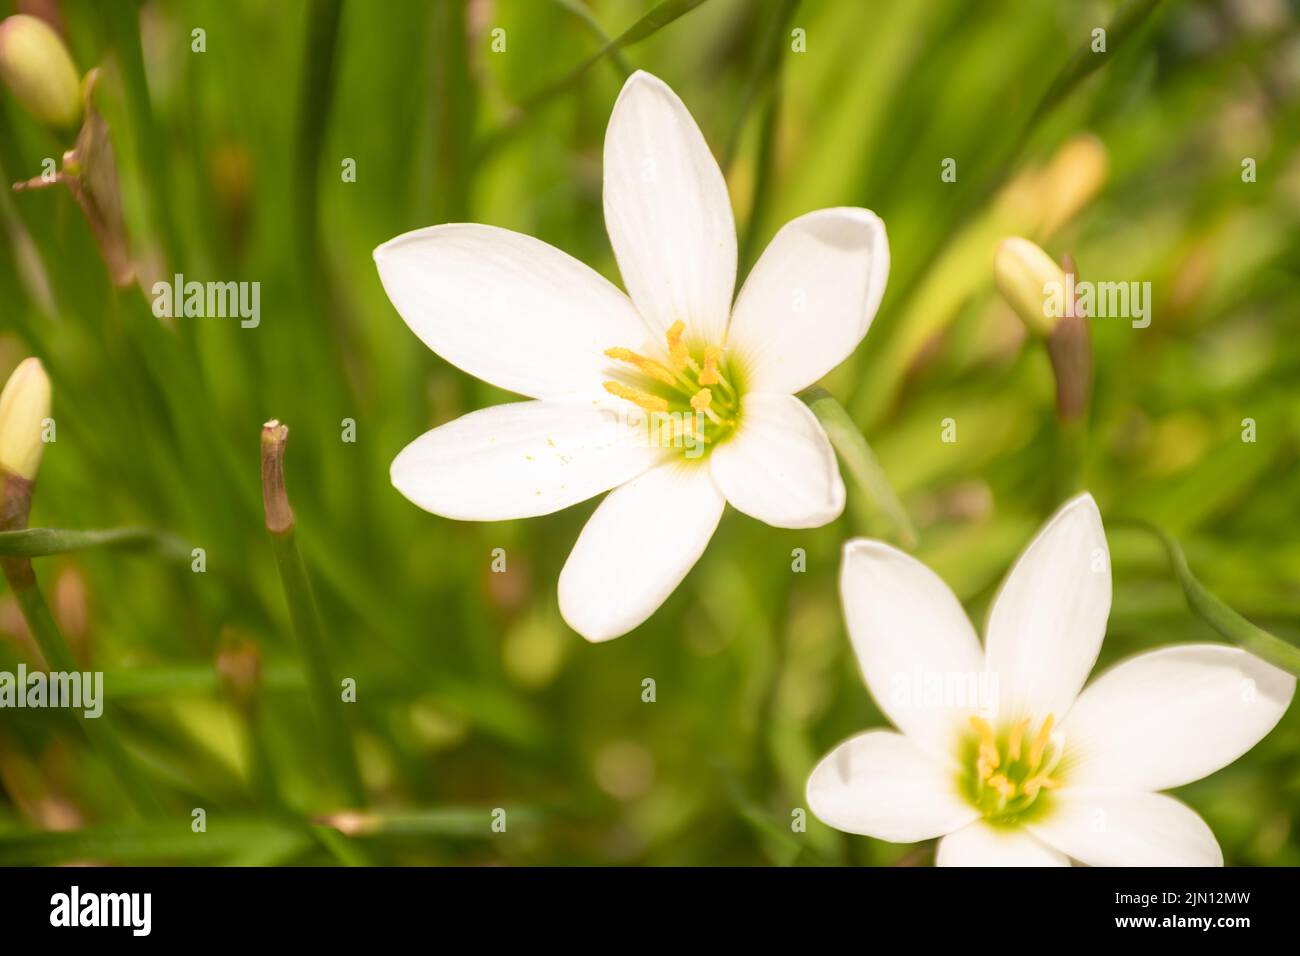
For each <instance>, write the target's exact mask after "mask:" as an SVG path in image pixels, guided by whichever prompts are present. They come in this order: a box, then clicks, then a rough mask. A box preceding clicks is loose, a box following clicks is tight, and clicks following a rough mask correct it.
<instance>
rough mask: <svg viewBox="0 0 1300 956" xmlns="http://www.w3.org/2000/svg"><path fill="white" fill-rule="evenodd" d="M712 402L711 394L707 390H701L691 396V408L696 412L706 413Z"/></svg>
mask: <svg viewBox="0 0 1300 956" xmlns="http://www.w3.org/2000/svg"><path fill="white" fill-rule="evenodd" d="M712 402H713V393H712V392H711V391H709V390H708V389H707V388H702V389H700V390H699V391H698V392H696V393H695V394H694V395H692V396H691V408H693V409H695V410H696V411H697V412H704V411H708V408H709V405H710V404H712Z"/></svg>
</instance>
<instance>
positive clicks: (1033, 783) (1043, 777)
mask: <svg viewBox="0 0 1300 956" xmlns="http://www.w3.org/2000/svg"><path fill="white" fill-rule="evenodd" d="M1022 786H1023V787H1024V790H1025V796H1027V797H1029V798H1030V799H1031V800H1032V799H1033V798H1034V797H1036V796H1038V791H1039V790H1055V789H1056V788H1057V787H1059V786H1060V783H1058V782H1057V781H1055V780H1053V779H1052V778H1051V777H1049V776H1048V775H1047V774H1045V773H1040V774H1037V775H1035V776H1033V777H1030V778H1029V779H1028V780H1026V781H1025V782H1024V784H1022Z"/></svg>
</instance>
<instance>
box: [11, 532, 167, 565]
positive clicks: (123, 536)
mask: <svg viewBox="0 0 1300 956" xmlns="http://www.w3.org/2000/svg"><path fill="white" fill-rule="evenodd" d="M90 548H111V549H114V550H121V551H156V552H158V553H159V554H162V555H164V556H166V557H168V558H173V559H175V560H178V561H188V560H189V559H190V549H189V547H188V546H187V545H186V544H185V542H183V541H181V540H180V539H179V538H177V537H176V536H174V535H171V534H168V533H167V532H165V531H155V530H153V529H152V528H107V529H104V530H97V531H67V530H63V529H61V528H28V529H27V530H25V531H0V555H5V556H14V557H24V558H39V557H42V556H44V555H49V554H65V553H67V552H69V551H85V550H88V549H90Z"/></svg>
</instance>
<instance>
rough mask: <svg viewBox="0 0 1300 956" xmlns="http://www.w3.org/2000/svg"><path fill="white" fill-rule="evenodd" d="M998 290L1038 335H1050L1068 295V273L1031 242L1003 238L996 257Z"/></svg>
mask: <svg viewBox="0 0 1300 956" xmlns="http://www.w3.org/2000/svg"><path fill="white" fill-rule="evenodd" d="M993 275H994V278H995V279H996V280H997V284H998V291H999V292H1001V293H1002V297H1003V298H1004V299H1006V300H1007V304H1008V305H1010V306H1011V308H1012V309H1014V310H1015V313H1016V315H1018V316H1020V318H1021V320H1022V321H1023V322H1024V323H1025V325H1027V326H1028V327H1029V330H1030V331H1031V332H1033V333H1035V334H1037V335H1042V336H1049V335H1051V334H1052V329H1053V328H1054V327H1055V325H1056V317H1057V316H1059V315H1061V314H1063V310H1062V309H1059V308H1054V307H1053V306H1052V303H1053V302H1060V301H1061V297H1062V296H1064V295H1065V270H1064V269H1062V268H1061V267H1060V266H1059V265H1057V264H1056V262H1055V261H1054V260H1053V259H1052V257H1051V256H1049V255H1048V254H1047V253H1046V252H1044V251H1043V250H1042V249H1040V248H1039V247H1038V246H1036V245H1034V244H1033V243H1032V242H1030V241H1029V240H1028V239H1020V238H1013V239H1003V240H1002V242H1000V243H999V244H998V251H997V253H996V255H995V256H994V258H993Z"/></svg>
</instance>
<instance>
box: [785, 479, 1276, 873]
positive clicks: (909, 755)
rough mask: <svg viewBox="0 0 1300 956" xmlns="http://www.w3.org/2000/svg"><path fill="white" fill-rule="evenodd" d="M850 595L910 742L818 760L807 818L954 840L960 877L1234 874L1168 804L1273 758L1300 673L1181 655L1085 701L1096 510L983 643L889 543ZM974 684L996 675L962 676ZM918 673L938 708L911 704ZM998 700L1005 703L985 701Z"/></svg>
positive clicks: (1184, 651)
mask: <svg viewBox="0 0 1300 956" xmlns="http://www.w3.org/2000/svg"><path fill="white" fill-rule="evenodd" d="M840 589H841V595H842V598H843V602H844V614H845V619H846V623H847V626H848V629H849V635H850V637H851V639H852V641H853V647H854V650H855V652H856V654H857V658H858V662H859V665H860V666H861V669H862V674H863V677H864V679H865V681H866V684H867V687H868V689H869V690H870V691H871V694H872V696H873V697H874V698H875V700H876V702H877V704H879V706H880V709H881V710H882V711H883V712H884V714H885V715H886V716H887V717H888V718H889V719H890V720H891V721H893V723H894V725H895V726H896V727H897V728H898V729H899V730H900V731H901V733H896V732H894V731H889V730H876V731H870V732H867V733H864V734H861V735H859V736H856V737H853V738H851V739H849V740H847V741H845V742H844V743H842V744H840V745H839V746H838V747H836V748H835V749H834V750H833V751H831V753H830V754H829V755H828V756H827V757H825V758H824V759H823V760H822V761H821V763H820V764H818V765H817V767H816V769H814V770H813V772H812V775H811V777H810V778H809V780H808V803H809V806H810V808H811V809H812V811H813V813H814V814H816V815H817V816H818V817H819V818H820V819H821V820H822V821H823V822H825V823H827V824H829V825H831V826H833V827H836V828H838V829H840V830H846V831H848V832H850V833H860V834H866V835H868V836H873V837H876V838H878V839H881V840H888V841H890V842H895V843H913V842H917V841H921V840H929V839H933V838H935V837H941V838H942V839H941V840H940V841H939V847H938V854H937V860H936V862H937V863H938V864H939V865H941V866H980V865H983V866H1016V865H1023V866H1066V865H1068V864H1069V861H1070V860H1071V859H1074V860H1077V861H1079V862H1082V863H1086V864H1090V865H1097V866H1155V865H1162V866H1169V865H1202V866H1218V865H1222V863H1223V855H1222V852H1221V851H1220V849H1219V845H1218V842H1217V841H1216V840H1215V838H1214V834H1213V833H1211V832H1210V829H1209V827H1208V826H1206V824H1205V822H1204V821H1203V820H1202V819H1201V818H1200V817H1199V816H1198V815H1197V814H1196V813H1195V812H1193V811H1192V810H1190V809H1189V808H1188V807H1187V806H1186V805H1185V804H1183V803H1181V802H1179V801H1178V800H1175V799H1174V798H1173V797H1170V796H1166V795H1165V794H1162V793H1158V792H1157V791H1160V790H1167V789H1170V788H1172V787H1179V786H1182V785H1183V784H1186V783H1190V782H1191V781H1193V780H1199V779H1200V778H1201V777H1204V776H1206V775H1208V774H1211V773H1213V772H1214V771H1216V770H1218V769H1220V768H1221V767H1223V766H1225V765H1226V764H1228V763H1231V762H1232V761H1233V760H1236V759H1237V758H1238V757H1240V756H1241V755H1242V754H1244V753H1245V752H1246V751H1248V750H1249V749H1250V748H1251V747H1253V746H1254V745H1255V744H1256V743H1258V742H1259V741H1260V740H1261V739H1262V738H1263V737H1264V735H1265V734H1267V733H1268V732H1269V731H1270V730H1271V729H1272V728H1273V726H1274V725H1275V724H1276V723H1277V722H1278V720H1279V719H1281V717H1282V714H1283V713H1284V712H1285V711H1286V708H1287V706H1288V705H1289V704H1290V702H1291V698H1292V695H1293V694H1294V693H1295V678H1294V677H1293V676H1291V675H1290V674H1287V673H1285V672H1284V671H1281V670H1279V669H1277V668H1275V667H1273V666H1272V665H1270V664H1267V663H1265V662H1264V661H1261V660H1260V659H1259V658H1257V657H1255V656H1253V655H1251V654H1249V653H1247V652H1246V651H1244V650H1241V649H1239V648H1235V647H1229V646H1226V645H1217V644H1180V645H1174V646H1171V647H1164V648H1160V649H1159V650H1154V651H1150V652H1147V653H1144V654H1139V655H1137V656H1135V657H1133V658H1130V659H1128V660H1126V661H1123V662H1121V663H1120V664H1118V665H1116V666H1115V667H1114V668H1112V669H1110V670H1108V671H1106V672H1105V673H1104V674H1102V675H1101V676H1100V677H1098V678H1097V679H1096V680H1094V681H1093V682H1092V683H1091V684H1090V685H1089V686H1088V687H1086V688H1084V686H1083V685H1084V681H1085V680H1086V679H1087V677H1088V673H1089V672H1090V671H1091V670H1092V667H1093V665H1094V663H1095V662H1096V660H1097V653H1098V651H1099V650H1100V648H1101V643H1102V639H1103V637H1104V635H1105V629H1106V619H1107V617H1108V615H1109V613H1110V597H1111V577H1110V560H1109V551H1108V549H1107V545H1106V538H1105V534H1104V532H1103V530H1102V524H1101V516H1100V514H1099V513H1098V511H1097V506H1096V504H1095V503H1094V502H1093V500H1092V497H1091V496H1090V495H1082V496H1080V497H1078V498H1075V499H1073V500H1072V501H1070V502H1068V503H1067V504H1066V505H1065V506H1064V507H1062V509H1061V510H1060V511H1059V512H1058V513H1057V514H1056V516H1055V517H1054V518H1052V520H1051V521H1049V522H1048V524H1047V525H1046V527H1044V528H1043V530H1042V531H1041V532H1039V534H1038V536H1037V537H1036V538H1035V539H1034V541H1033V542H1031V543H1030V545H1029V547H1028V548H1026V550H1025V552H1024V553H1023V554H1022V555H1021V557H1020V559H1019V560H1018V561H1017V562H1016V564H1015V566H1014V567H1013V568H1012V570H1011V572H1010V574H1009V575H1008V576H1007V579H1006V581H1005V582H1004V584H1003V586H1002V589H1001V591H1000V592H999V594H998V596H997V598H996V599H995V600H994V603H993V607H992V610H991V611H990V614H989V621H988V628H987V633H986V637H985V643H984V646H983V648H981V647H980V643H979V640H978V638H977V637H976V635H975V631H974V629H973V628H972V627H971V624H970V621H969V620H968V619H967V617H966V614H965V612H963V610H962V608H961V605H960V604H959V603H958V602H957V599H956V597H955V596H954V595H953V593H952V592H951V591H950V590H949V589H948V587H947V586H946V585H945V584H944V583H943V582H942V581H941V580H940V579H939V578H938V577H937V576H936V575H935V574H934V573H933V572H932V571H930V570H929V569H928V568H926V567H925V565H923V564H921V563H920V562H919V561H917V560H916V559H915V558H912V557H909V556H908V555H906V554H903V553H902V552H901V551H898V550H896V549H894V548H891V547H889V546H888V545H885V544H882V543H880V542H876V541H868V540H864V539H858V540H854V541H850V542H848V544H846V545H845V547H844V560H843V565H842V568H841V572H840ZM963 675H964V676H967V677H978V678H979V679H978V680H970V681H968V682H966V683H965V684H964V685H963V684H962V683H961V682H960V681H954V680H951V678H953V677H961V676H963ZM918 676H920V677H922V678H929V679H931V680H930V683H931V685H932V689H934V690H935V693H913V692H911V691H912V690H913V689H914V687H915V686H916V685H917V684H918V683H921V681H918V680H917V677H918ZM961 687H965V688H966V689H967V690H966V692H963V693H952V691H954V690H955V689H958V688H961ZM981 687H983V688H987V687H992V688H995V693H993V694H992V697H991V699H988V700H981V699H979V696H980V695H979V694H978V693H971V692H970V689H971V688H981Z"/></svg>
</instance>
